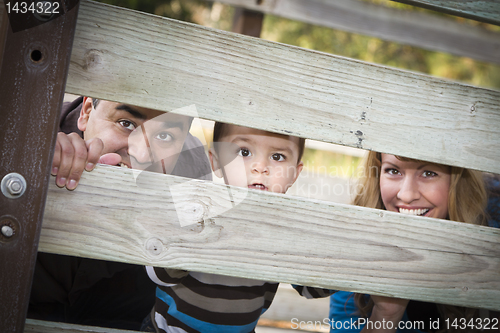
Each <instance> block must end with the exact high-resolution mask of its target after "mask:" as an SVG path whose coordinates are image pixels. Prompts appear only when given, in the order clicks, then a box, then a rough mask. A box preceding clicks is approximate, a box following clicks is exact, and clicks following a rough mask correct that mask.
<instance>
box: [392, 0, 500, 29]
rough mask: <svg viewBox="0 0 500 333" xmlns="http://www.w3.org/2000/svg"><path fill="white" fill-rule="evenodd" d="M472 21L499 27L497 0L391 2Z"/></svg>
mask: <svg viewBox="0 0 500 333" xmlns="http://www.w3.org/2000/svg"><path fill="white" fill-rule="evenodd" d="M392 1H397V2H402V3H406V4H409V5H413V6H420V7H423V8H428V9H432V10H436V11H439V12H443V13H448V14H452V15H456V16H462V17H466V18H471V19H473V20H477V21H482V22H486V23H491V24H496V25H500V3H499V2H498V0H468V1H464V0H392Z"/></svg>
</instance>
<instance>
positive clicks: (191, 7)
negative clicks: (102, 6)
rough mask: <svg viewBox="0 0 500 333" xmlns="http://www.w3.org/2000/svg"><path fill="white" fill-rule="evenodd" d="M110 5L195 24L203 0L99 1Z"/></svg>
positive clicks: (203, 2)
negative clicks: (195, 15) (196, 13)
mask: <svg viewBox="0 0 500 333" xmlns="http://www.w3.org/2000/svg"><path fill="white" fill-rule="evenodd" d="M98 1H99V2H103V3H107V4H109V5H114V6H119V7H125V8H130V9H135V10H138V11H141V12H146V13H150V14H155V15H159V16H165V17H169V18H173V19H176V20H181V21H186V22H195V20H194V18H193V17H194V14H195V11H196V9H197V6H199V5H205V4H206V1H202V0H98Z"/></svg>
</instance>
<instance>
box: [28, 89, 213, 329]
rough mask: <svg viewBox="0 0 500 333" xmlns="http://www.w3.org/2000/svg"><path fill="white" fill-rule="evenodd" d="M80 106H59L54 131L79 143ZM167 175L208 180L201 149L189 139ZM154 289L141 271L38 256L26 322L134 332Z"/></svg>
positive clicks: (78, 102) (135, 267)
mask: <svg viewBox="0 0 500 333" xmlns="http://www.w3.org/2000/svg"><path fill="white" fill-rule="evenodd" d="M82 101H83V98H82V97H80V98H78V99H76V100H75V101H73V102H71V103H65V105H64V106H63V110H62V113H61V119H60V123H59V128H60V131H62V132H64V133H66V134H69V133H71V132H76V133H78V134H79V135H80V136H81V137H82V138H83V133H82V132H81V131H80V130H79V129H78V127H77V120H78V117H79V115H80V110H81V108H82ZM172 174H173V175H177V176H183V177H189V178H197V179H208V180H210V179H211V171H210V164H209V162H208V158H207V156H206V154H205V150H204V147H203V145H202V144H201V142H200V141H199V140H198V139H197V138H195V137H193V136H192V135H191V134H188V137H187V138H186V142H185V143H184V147H183V151H182V153H181V154H180V156H179V159H178V162H177V164H176V166H175V168H174V170H173V172H172ZM68 214H71V212H68ZM155 288H156V285H155V284H154V283H153V282H151V281H150V279H149V278H148V276H147V274H146V271H145V269H144V267H142V266H138V265H131V264H125V263H118V262H108V261H103V260H94V259H87V258H79V257H71V256H63V255H56V254H50V253H41V252H40V253H38V257H37V261H36V266H35V273H34V278H33V286H32V289H31V296H30V306H29V311H28V317H30V318H35V319H43V320H52V321H61V322H69V323H74V324H82V325H94V326H102V327H113V328H121V329H133V330H139V328H140V324H141V322H142V320H143V319H144V317H146V315H147V314H148V313H149V312H150V311H151V309H152V307H153V305H154V301H155Z"/></svg>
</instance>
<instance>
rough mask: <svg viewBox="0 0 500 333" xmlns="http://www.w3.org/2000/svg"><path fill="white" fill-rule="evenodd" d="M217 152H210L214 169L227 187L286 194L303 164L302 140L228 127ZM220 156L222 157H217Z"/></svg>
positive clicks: (234, 126) (238, 127) (249, 129)
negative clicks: (300, 159) (300, 143)
mask: <svg viewBox="0 0 500 333" xmlns="http://www.w3.org/2000/svg"><path fill="white" fill-rule="evenodd" d="M225 126H228V127H227V128H225V135H224V136H223V137H222V138H221V139H220V140H221V143H219V147H218V149H217V152H216V151H215V150H214V149H213V148H212V149H210V152H209V156H210V162H211V164H212V169H213V170H214V172H215V174H216V175H217V176H218V177H224V180H225V182H226V184H229V185H234V186H240V187H248V188H250V189H257V190H263V191H271V192H275V193H285V192H286V191H287V190H288V188H289V187H290V186H292V184H293V183H294V182H295V180H296V179H297V177H298V176H299V173H300V171H301V170H302V167H303V163H302V162H299V161H298V157H299V146H298V143H299V139H298V138H296V137H291V136H286V135H280V134H274V133H270V132H266V131H261V130H256V129H251V128H247V127H241V126H236V125H225ZM217 153H218V154H217Z"/></svg>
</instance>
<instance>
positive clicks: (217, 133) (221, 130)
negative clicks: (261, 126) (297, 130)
mask: <svg viewBox="0 0 500 333" xmlns="http://www.w3.org/2000/svg"><path fill="white" fill-rule="evenodd" d="M227 125H228V124H226V123H221V122H218V121H216V122H215V125H214V135H213V142H219V141H220V139H221V138H222V137H224V135H226V131H227ZM305 142H306V139H304V138H299V159H298V160H297V163H298V162H300V160H301V159H302V155H304V146H305Z"/></svg>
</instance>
